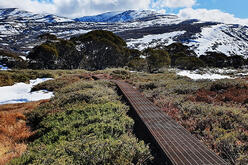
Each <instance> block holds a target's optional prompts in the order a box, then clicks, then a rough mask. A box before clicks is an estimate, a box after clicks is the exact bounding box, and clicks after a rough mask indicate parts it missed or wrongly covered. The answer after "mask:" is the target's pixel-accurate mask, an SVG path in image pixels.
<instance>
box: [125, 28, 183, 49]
mask: <svg viewBox="0 0 248 165" xmlns="http://www.w3.org/2000/svg"><path fill="white" fill-rule="evenodd" d="M184 33H186V31H175V32H171V33H164V34H155V35H147V36H144V37H143V38H139V39H129V40H128V41H127V45H128V46H129V47H131V48H138V49H139V50H143V49H145V48H148V47H154V46H156V45H157V43H164V44H165V45H169V44H172V43H173V42H174V40H173V39H174V38H175V37H176V36H178V35H182V34H184Z"/></svg>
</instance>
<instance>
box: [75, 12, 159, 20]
mask: <svg viewBox="0 0 248 165" xmlns="http://www.w3.org/2000/svg"><path fill="white" fill-rule="evenodd" d="M155 16H162V14H160V13H158V12H155V11H152V10H127V11H124V12H108V13H104V14H99V15H96V16H86V17H81V18H76V19H75V20H76V21H81V22H130V21H137V20H140V19H143V18H146V17H155Z"/></svg>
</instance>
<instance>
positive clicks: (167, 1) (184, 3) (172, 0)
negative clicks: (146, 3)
mask: <svg viewBox="0 0 248 165" xmlns="http://www.w3.org/2000/svg"><path fill="white" fill-rule="evenodd" d="M195 4H196V0H157V1H156V2H153V3H152V7H153V8H164V7H169V8H180V7H192V6H194V5H195Z"/></svg>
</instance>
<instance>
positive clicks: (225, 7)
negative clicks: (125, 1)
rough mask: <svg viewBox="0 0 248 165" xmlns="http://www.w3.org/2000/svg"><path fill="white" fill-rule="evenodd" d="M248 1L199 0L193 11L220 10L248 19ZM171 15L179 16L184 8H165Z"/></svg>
mask: <svg viewBox="0 0 248 165" xmlns="http://www.w3.org/2000/svg"><path fill="white" fill-rule="evenodd" d="M155 1H156V0H155ZM247 7H248V0H197V1H196V4H195V5H194V6H192V8H193V9H208V10H212V9H218V10H220V11H222V12H226V13H230V14H233V15H234V16H235V17H238V18H248V9H247ZM164 9H165V10H166V11H167V12H169V13H174V14H177V13H178V12H179V10H181V9H183V8H168V7H165V8H164Z"/></svg>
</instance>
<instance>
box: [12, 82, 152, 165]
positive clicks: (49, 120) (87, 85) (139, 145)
mask: <svg viewBox="0 0 248 165" xmlns="http://www.w3.org/2000/svg"><path fill="white" fill-rule="evenodd" d="M53 82H54V83H55V82H56V80H54V81H53ZM51 83H52V82H49V83H48V84H51ZM48 84H47V85H48ZM48 86H49V85H48ZM61 87H62V88H56V90H55V97H54V98H53V99H52V101H51V102H50V103H46V104H43V105H42V106H41V107H39V108H38V109H37V110H35V111H33V112H32V113H30V114H28V115H27V116H28V120H29V122H30V123H31V124H33V126H35V127H33V128H35V129H36V132H37V133H36V135H35V136H34V137H33V142H32V143H31V144H30V145H29V147H28V150H27V152H25V154H24V155H22V156H21V157H20V158H18V159H15V160H13V161H12V162H11V164H144V163H145V162H146V160H147V159H149V158H150V157H151V156H150V152H149V149H148V147H147V146H146V145H145V144H144V142H142V141H138V139H137V138H135V137H134V136H133V135H132V134H131V132H132V128H133V125H134V121H133V120H132V119H131V118H129V117H128V116H127V114H126V113H127V112H128V110H129V108H128V107H127V106H126V105H124V104H122V103H121V102H120V101H119V97H118V95H117V94H116V92H115V91H114V90H113V88H112V87H114V85H113V83H111V82H108V81H85V80H82V79H81V80H78V81H75V82H74V83H71V84H67V82H65V84H64V85H62V84H61Z"/></svg>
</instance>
